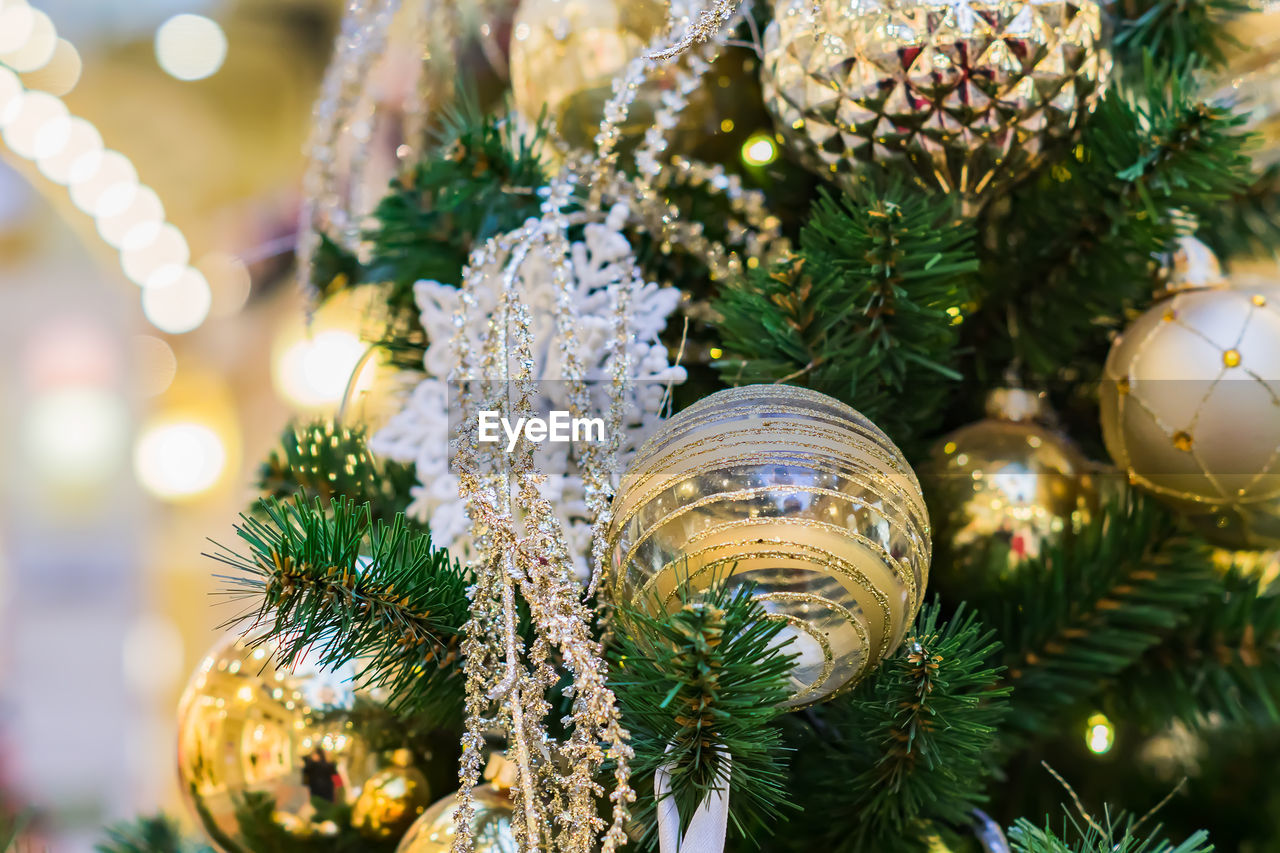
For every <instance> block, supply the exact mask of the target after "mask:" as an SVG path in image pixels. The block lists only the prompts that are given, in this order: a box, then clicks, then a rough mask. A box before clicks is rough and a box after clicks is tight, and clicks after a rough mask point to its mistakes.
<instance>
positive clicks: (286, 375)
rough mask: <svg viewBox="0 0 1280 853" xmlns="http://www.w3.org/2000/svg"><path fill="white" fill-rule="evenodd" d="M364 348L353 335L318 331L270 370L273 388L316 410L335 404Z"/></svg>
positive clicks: (293, 346)
mask: <svg viewBox="0 0 1280 853" xmlns="http://www.w3.org/2000/svg"><path fill="white" fill-rule="evenodd" d="M367 349H368V347H367V346H366V345H365V344H363V343H361V341H360V338H359V337H358V336H357V335H356V334H355V333H354V332H349V331H346V330H343V329H330V330H328V331H323V332H318V333H316V335H315V336H314V337H311V338H306V339H304V340H301V341H298V342H297V343H295V344H293V345H292V346H290V347H288V348H287V349H285V350H284V352H283V353H282V354H281V356H280V357H279V359H278V360H277V362H276V364H275V370H274V371H273V372H274V374H275V380H276V387H277V388H278V389H279V390H280V393H282V394H283V395H284V396H285V397H287V398H288V399H289V400H290V401H291V402H293V403H295V404H297V405H299V406H304V407H312V408H315V407H321V406H330V405H333V404H335V403H338V402H339V401H341V400H342V395H343V393H344V392H345V391H346V389H347V382H348V380H349V379H350V378H351V373H352V372H353V371H354V370H355V368H356V365H357V364H358V363H359V362H360V359H361V358H363V357H364V354H365V351H366V350H367Z"/></svg>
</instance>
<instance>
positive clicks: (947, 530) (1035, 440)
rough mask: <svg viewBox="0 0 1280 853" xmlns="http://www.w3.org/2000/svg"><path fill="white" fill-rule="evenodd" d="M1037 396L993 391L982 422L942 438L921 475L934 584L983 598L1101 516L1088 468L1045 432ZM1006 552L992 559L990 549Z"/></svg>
mask: <svg viewBox="0 0 1280 853" xmlns="http://www.w3.org/2000/svg"><path fill="white" fill-rule="evenodd" d="M1047 417H1048V410H1047V408H1046V406H1045V402H1044V395H1042V394H1034V393H1032V392H1030V391H1024V390H1021V389H1016V388H1004V389H999V390H996V391H993V392H992V393H991V394H990V395H989V397H988V398H987V418H986V419H985V420H981V421H978V422H977V423H974V424H970V425H969V426H965V427H961V428H960V429H958V430H956V431H955V432H953V433H951V434H949V435H947V436H945V437H944V438H943V439H942V440H941V441H939V442H938V443H937V444H936V445H935V446H934V449H933V452H932V454H931V456H930V459H929V464H928V466H927V467H925V468H924V469H923V470H922V472H921V474H922V476H923V478H924V482H925V487H926V488H925V491H926V493H927V494H928V495H929V501H930V509H931V510H932V512H933V518H934V522H935V524H936V525H937V532H936V534H935V536H934V541H935V543H936V544H937V547H938V555H939V564H941V565H945V566H947V571H946V573H944V574H942V575H939V582H941V583H943V585H944V586H947V587H950V588H951V589H954V590H956V591H960V590H975V589H976V590H981V589H983V588H984V587H989V586H990V584H991V582H992V581H993V580H995V579H996V578H993V577H991V576H990V575H989V574H988V573H990V572H995V573H996V574H997V576H998V577H1008V576H1010V575H1011V574H1013V573H1014V572H1016V570H1017V569H1018V568H1019V567H1021V566H1022V565H1023V564H1025V563H1026V561H1027V560H1029V559H1034V558H1036V557H1038V556H1039V555H1040V553H1041V552H1042V551H1043V550H1044V548H1045V547H1046V546H1047V545H1049V544H1051V543H1053V542H1054V541H1056V540H1058V539H1060V538H1061V537H1062V536H1063V535H1064V534H1068V533H1070V532H1073V531H1076V530H1078V529H1080V528H1081V527H1082V526H1083V525H1085V524H1088V523H1089V520H1090V519H1091V518H1092V517H1093V515H1094V514H1095V513H1096V512H1097V509H1098V493H1097V486H1096V483H1095V481H1094V478H1093V477H1092V476H1091V475H1090V473H1089V471H1090V466H1089V463H1088V461H1087V460H1086V459H1085V458H1084V457H1083V456H1081V455H1080V453H1079V452H1078V451H1077V450H1076V449H1075V448H1074V447H1073V446H1072V444H1071V442H1070V441H1069V440H1068V439H1067V438H1066V437H1065V436H1064V435H1062V434H1061V433H1059V432H1057V431H1055V430H1053V429H1050V428H1048V427H1047V426H1045V425H1044V423H1043V422H1044V421H1045V420H1046V419H1047ZM997 548H998V549H1000V550H1003V551H1005V552H1006V556H1005V558H1004V559H999V558H998V557H997V556H996V554H995V552H994V549H997Z"/></svg>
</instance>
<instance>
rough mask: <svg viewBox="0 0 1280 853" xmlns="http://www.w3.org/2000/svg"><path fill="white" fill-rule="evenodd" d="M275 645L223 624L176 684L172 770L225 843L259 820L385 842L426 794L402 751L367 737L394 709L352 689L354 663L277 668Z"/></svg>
mask: <svg viewBox="0 0 1280 853" xmlns="http://www.w3.org/2000/svg"><path fill="white" fill-rule="evenodd" d="M274 651H275V648H274V646H273V645H272V644H270V643H263V644H256V643H254V641H253V639H252V638H249V639H244V638H241V637H239V636H236V635H229V636H228V637H226V638H224V639H223V640H222V641H221V642H219V643H218V644H217V645H216V646H215V647H214V648H213V650H212V651H211V652H210V653H209V655H208V656H206V657H205V659H204V661H203V662H202V663H201V664H200V666H199V668H198V669H197V670H196V672H195V674H194V675H192V677H191V680H190V682H189V683H188V685H187V689H186V691H185V692H184V694H183V696H182V700H181V702H180V704H179V709H178V776H179V781H180V784H181V788H182V793H183V796H184V797H185V798H186V800H187V803H188V805H189V806H190V807H191V809H192V812H193V814H194V815H195V816H196V818H197V819H198V820H199V821H200V823H201V824H202V825H203V826H204V829H205V831H206V833H207V834H208V835H209V838H210V839H211V840H212V841H213V842H214V843H215V844H216V845H217V846H218V847H220V848H221V849H222V850H224V851H227V853H234V852H235V851H244V850H246V849H249V850H252V849H253V846H252V839H261V838H263V837H264V835H263V833H264V832H265V833H267V836H268V837H269V836H271V835H273V834H278V833H280V832H284V833H286V834H288V835H290V836H292V837H294V838H298V839H303V838H309V837H312V836H333V837H335V839H336V840H337V841H343V840H344V839H345V842H344V843H348V844H352V845H354V846H355V847H356V848H368V849H376V846H370V842H374V841H382V840H386V841H389V842H390V843H394V842H395V841H396V840H397V839H398V837H399V833H395V834H393V833H392V829H393V826H399V832H403V831H404V830H405V829H407V828H408V824H409V823H410V822H412V820H413V819H414V818H415V817H416V816H417V815H418V814H420V813H421V811H422V809H423V806H424V805H425V803H426V802H427V801H428V799H427V798H428V794H427V791H426V782H425V779H423V778H422V774H421V772H420V771H419V770H418V769H416V768H415V767H414V763H415V759H414V756H413V754H412V753H410V752H409V751H408V750H404V749H398V750H395V751H394V752H392V753H390V755H389V756H388V757H385V758H384V756H383V755H382V754H381V753H380V752H379V751H377V749H375V747H377V748H381V747H382V746H383V743H382V742H383V741H385V740H386V735H387V732H388V725H389V724H392V723H393V721H394V718H393V717H392V716H391V714H390V712H389V711H387V710H386V709H385V708H383V706H382V705H381V704H379V703H378V702H377V701H376V700H374V699H373V698H372V697H370V696H369V695H368V694H366V693H363V692H360V693H357V692H356V691H355V690H354V689H353V687H352V683H351V679H352V678H353V676H354V675H355V674H356V673H355V670H354V668H353V667H349V666H348V667H341V668H339V669H337V670H335V671H331V672H329V671H323V672H322V671H320V670H319V669H317V668H316V667H314V666H311V665H308V664H307V663H305V662H304V663H302V664H299V665H298V666H297V667H295V668H294V669H293V670H292V671H289V670H285V669H278V668H277V667H276V666H275V664H274V663H273V661H272V654H273V652H274ZM402 783H405V784H402ZM409 783H411V784H409ZM367 792H368V793H367ZM374 792H376V793H374ZM366 793H367V796H366ZM375 800H376V802H375ZM362 803H363V805H362ZM352 807H354V809H355V811H354V813H353V811H352ZM393 814H399V815H400V816H399V818H394V819H393ZM406 818H407V819H406Z"/></svg>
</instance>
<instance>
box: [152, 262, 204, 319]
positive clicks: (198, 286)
mask: <svg viewBox="0 0 1280 853" xmlns="http://www.w3.org/2000/svg"><path fill="white" fill-rule="evenodd" d="M171 273H172V274H171ZM157 278H158V279H162V280H161V281H156V279H157ZM212 303H213V294H212V293H210V291H209V282H207V281H205V278H204V276H203V275H201V274H200V271H199V270H196V269H192V268H191V267H179V268H176V271H175V268H174V267H168V268H166V269H164V270H161V271H160V272H159V273H157V274H156V277H155V278H153V279H152V280H151V281H150V282H148V286H147V287H146V289H144V290H143V291H142V313H143V314H145V315H146V318H147V319H148V320H150V321H151V325H153V326H155V327H156V328H157V329H159V330H160V331H162V332H168V333H169V334H171V335H181V334H184V333H186V332H190V331H192V330H193V329H195V328H197V327H198V326H199V325H200V324H201V323H203V322H204V320H205V318H206V317H208V316H209V306H210V305H211V304H212Z"/></svg>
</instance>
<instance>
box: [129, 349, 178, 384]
mask: <svg viewBox="0 0 1280 853" xmlns="http://www.w3.org/2000/svg"><path fill="white" fill-rule="evenodd" d="M132 356H133V359H132V361H133V375H134V377H135V380H136V384H137V387H138V390H139V391H140V392H141V393H142V394H144V395H145V396H148V397H154V396H156V395H157V394H163V393H164V392H165V391H167V390H169V386H170V385H172V384H173V377H174V376H176V375H177V373H178V357H177V356H176V355H174V353H173V347H171V346H169V344H168V343H166V342H165V341H164V340H162V339H160V338H157V337H155V336H154V335H136V336H135V337H134V339H133V347H132Z"/></svg>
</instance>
